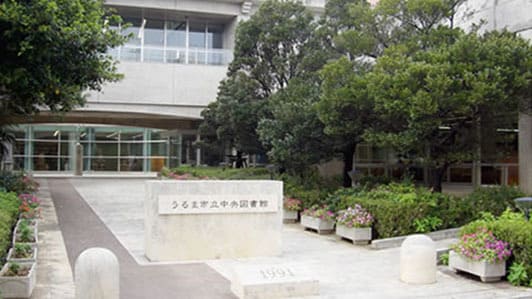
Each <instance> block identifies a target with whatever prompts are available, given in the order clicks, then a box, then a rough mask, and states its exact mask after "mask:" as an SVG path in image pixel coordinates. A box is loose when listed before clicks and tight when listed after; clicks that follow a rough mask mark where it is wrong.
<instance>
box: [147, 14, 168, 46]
mask: <svg viewBox="0 0 532 299" xmlns="http://www.w3.org/2000/svg"><path fill="white" fill-rule="evenodd" d="M144 45H146V46H157V47H163V46H164V21H161V20H151V19H148V20H146V25H145V27H144Z"/></svg>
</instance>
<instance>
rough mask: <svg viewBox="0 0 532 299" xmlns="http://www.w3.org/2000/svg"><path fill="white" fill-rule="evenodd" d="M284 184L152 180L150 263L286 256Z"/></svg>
mask: <svg viewBox="0 0 532 299" xmlns="http://www.w3.org/2000/svg"><path fill="white" fill-rule="evenodd" d="M282 198H283V184H282V182H280V181H214V180H201V181H200V180H198V181H170V180H164V181H161V180H159V181H148V182H147V183H146V200H145V220H144V227H145V250H146V252H145V253H146V257H147V258H148V259H149V260H151V261H177V260H199V259H220V258H241V257H254V256H272V255H278V254H280V253H281V242H282V240H281V230H282V210H281V205H282Z"/></svg>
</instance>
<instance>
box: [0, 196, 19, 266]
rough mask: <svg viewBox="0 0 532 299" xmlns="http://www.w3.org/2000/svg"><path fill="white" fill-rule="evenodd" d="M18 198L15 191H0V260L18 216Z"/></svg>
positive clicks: (3, 255)
mask: <svg viewBox="0 0 532 299" xmlns="http://www.w3.org/2000/svg"><path fill="white" fill-rule="evenodd" d="M19 203H20V201H19V199H18V197H17V195H16V194H15V193H5V192H0V260H3V259H4V258H5V256H6V254H7V250H8V249H9V247H10V245H11V239H12V231H13V227H14V226H15V224H16V222H17V218H18V206H19Z"/></svg>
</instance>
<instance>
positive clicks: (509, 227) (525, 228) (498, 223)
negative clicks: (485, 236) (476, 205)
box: [460, 210, 532, 277]
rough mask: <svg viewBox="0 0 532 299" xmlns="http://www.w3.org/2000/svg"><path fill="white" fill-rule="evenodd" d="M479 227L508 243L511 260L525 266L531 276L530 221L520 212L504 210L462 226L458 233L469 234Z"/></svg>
mask: <svg viewBox="0 0 532 299" xmlns="http://www.w3.org/2000/svg"><path fill="white" fill-rule="evenodd" d="M480 227H485V228H487V229H488V230H490V231H492V232H493V234H494V235H495V237H497V238H498V239H500V240H503V241H505V242H508V244H510V248H511V249H512V258H510V260H509V261H508V264H511V263H512V262H516V263H520V264H522V265H523V266H524V267H525V268H526V272H527V276H528V277H532V222H531V221H527V220H525V218H524V216H523V214H521V213H511V212H509V210H508V211H506V212H504V213H503V214H502V215H501V216H500V217H498V218H495V217H489V215H488V217H484V219H481V220H476V221H473V222H471V223H469V224H468V225H466V226H464V227H463V228H462V229H461V230H460V234H461V235H463V234H469V233H472V232H474V231H476V230H477V229H478V228H480Z"/></svg>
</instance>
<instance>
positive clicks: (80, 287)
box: [75, 247, 120, 299]
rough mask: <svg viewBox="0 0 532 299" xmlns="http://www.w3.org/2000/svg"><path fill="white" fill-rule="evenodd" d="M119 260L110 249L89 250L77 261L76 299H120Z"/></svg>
mask: <svg viewBox="0 0 532 299" xmlns="http://www.w3.org/2000/svg"><path fill="white" fill-rule="evenodd" d="M119 279H120V278H119V267H118V259H117V258H116V256H115V255H114V253H112V252H111V251H110V250H109V249H105V248H96V247H94V248H89V249H87V250H85V251H83V252H82V253H81V254H80V255H79V256H78V258H77V260H76V266H75V284H76V299H119V297H120V296H119V295H120V291H119Z"/></svg>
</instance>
